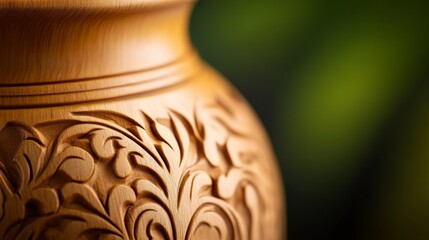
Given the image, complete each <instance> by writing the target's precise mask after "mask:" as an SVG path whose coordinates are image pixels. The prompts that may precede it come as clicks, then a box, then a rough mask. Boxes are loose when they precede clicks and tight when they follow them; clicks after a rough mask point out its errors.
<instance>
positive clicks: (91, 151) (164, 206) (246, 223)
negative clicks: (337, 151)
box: [0, 107, 269, 239]
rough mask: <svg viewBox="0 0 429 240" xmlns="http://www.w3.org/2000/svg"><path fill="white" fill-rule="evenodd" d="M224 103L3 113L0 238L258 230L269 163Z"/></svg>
mask: <svg viewBox="0 0 429 240" xmlns="http://www.w3.org/2000/svg"><path fill="white" fill-rule="evenodd" d="M220 109H221V108H219V107H214V108H210V107H208V108H207V109H204V111H196V112H195V116H194V118H193V119H189V118H186V117H185V116H184V115H182V114H180V113H178V112H175V111H170V112H169V114H168V117H167V118H154V117H151V116H149V115H147V114H146V113H143V112H142V113H141V119H131V118H129V117H127V116H125V115H122V114H119V113H114V112H109V111H96V112H94V111H92V112H77V113H73V116H74V118H71V119H69V120H59V121H55V122H47V123H42V124H38V125H36V126H34V127H29V126H26V125H25V124H20V123H14V122H10V123H8V124H7V125H6V126H5V127H4V128H3V130H1V132H0V138H1V137H2V136H1V135H2V134H3V135H5V136H6V138H7V139H12V140H10V141H9V142H6V141H3V140H2V141H0V142H1V144H2V145H4V146H2V147H0V148H1V149H0V154H2V156H0V239H210V238H213V239H251V238H253V239H260V236H258V234H260V233H262V232H263V231H264V230H263V229H261V224H262V223H261V221H262V219H263V218H261V217H260V216H261V215H263V214H264V212H263V210H264V206H265V199H264V195H263V194H261V192H262V191H264V188H266V187H267V186H266V185H267V184H269V183H266V182H265V181H264V179H266V178H267V176H266V175H263V174H266V171H260V168H261V166H260V164H259V162H260V161H261V159H257V155H258V153H257V152H256V149H257V147H253V146H254V144H253V143H252V140H251V138H249V137H247V136H246V135H245V134H244V133H243V132H242V130H240V127H239V126H238V125H237V124H236V123H235V122H234V121H233V120H232V119H231V116H228V113H227V112H226V111H223V110H220ZM80 118H85V120H80ZM88 119H90V120H88ZM12 136H13V137H12ZM0 140H1V139H0Z"/></svg>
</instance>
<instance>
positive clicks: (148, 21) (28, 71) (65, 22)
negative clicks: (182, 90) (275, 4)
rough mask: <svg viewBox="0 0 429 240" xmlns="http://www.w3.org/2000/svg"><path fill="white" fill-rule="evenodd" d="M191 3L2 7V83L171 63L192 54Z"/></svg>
mask: <svg viewBox="0 0 429 240" xmlns="http://www.w3.org/2000/svg"><path fill="white" fill-rule="evenodd" d="M192 5H193V4H192V3H191V2H186V1H180V2H171V3H165V4H157V5H153V6H152V5H148V6H142V7H139V8H129V9H125V8H124V9H121V8H117V9H113V8H111V9H85V8H31V7H30V8H13V7H9V8H0V52H1V54H0V85H3V86H11V85H29V84H30V85H32V84H40V83H42V84H45V83H51V82H69V81H74V80H78V79H91V78H99V77H105V76H115V75H122V74H127V73H133V72H139V71H144V70H148V69H153V68H157V67H161V66H163V65H168V64H169V63H172V62H175V61H177V60H178V59H181V58H183V57H184V56H186V55H188V54H189V53H190V52H191V51H192V46H191V44H190V41H189V39H188V31H187V28H188V18H189V15H190V11H191V8H192Z"/></svg>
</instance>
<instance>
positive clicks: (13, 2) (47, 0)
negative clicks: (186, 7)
mask: <svg viewBox="0 0 429 240" xmlns="http://www.w3.org/2000/svg"><path fill="white" fill-rule="evenodd" d="M195 1H196V0H0V10H2V9H3V10H4V9H9V8H41V9H50V8H79V9H111V10H115V9H124V8H125V9H129V8H139V7H152V6H159V5H166V4H175V3H179V2H185V3H186V2H187V3H191V2H195Z"/></svg>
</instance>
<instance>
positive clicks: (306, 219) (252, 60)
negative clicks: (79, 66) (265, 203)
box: [191, 0, 429, 240]
mask: <svg viewBox="0 0 429 240" xmlns="http://www.w3.org/2000/svg"><path fill="white" fill-rule="evenodd" d="M426 2H427V1H426ZM426 2H425V1H413V0H411V1H397V2H392V1H387V0H374V1H355V0H353V1H340V0H331V1H327V0H325V1H317V0H300V1H287V0H281V1H280V0H279V1H276V0H264V1H261V0H246V1H245V0H234V1H231V0H216V1H209V0H201V1H199V2H198V4H197V5H196V8H195V10H194V14H193V17H192V23H191V35H192V40H193V42H194V44H195V45H196V47H197V48H198V49H199V51H200V54H201V55H202V56H203V58H204V59H205V60H207V61H208V62H209V63H211V64H212V65H213V66H214V67H215V68H217V69H218V70H219V71H220V72H222V73H223V74H224V75H225V76H226V77H227V78H228V79H229V80H230V81H231V82H232V83H233V84H234V85H235V86H236V87H237V88H238V89H239V90H240V91H241V92H242V93H243V95H244V96H245V97H246V98H247V99H248V100H249V102H250V103H251V104H252V105H253V107H254V108H255V110H256V112H257V113H258V115H259V116H260V118H261V119H262V121H263V123H264V124H265V126H266V128H267V130H268V133H269V134H270V136H271V139H272V141H273V145H274V148H275V150H276V153H277V156H278V160H279V162H280V166H281V168H282V173H283V176H284V180H285V186H286V192H287V207H288V236H289V239H291V240H295V239H429V81H428V78H429V47H428V46H429V44H428V43H429V4H428V3H426Z"/></svg>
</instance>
